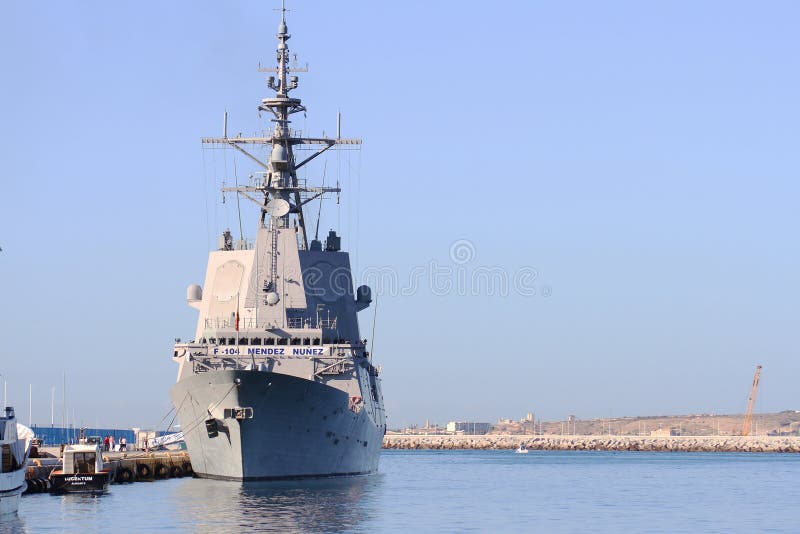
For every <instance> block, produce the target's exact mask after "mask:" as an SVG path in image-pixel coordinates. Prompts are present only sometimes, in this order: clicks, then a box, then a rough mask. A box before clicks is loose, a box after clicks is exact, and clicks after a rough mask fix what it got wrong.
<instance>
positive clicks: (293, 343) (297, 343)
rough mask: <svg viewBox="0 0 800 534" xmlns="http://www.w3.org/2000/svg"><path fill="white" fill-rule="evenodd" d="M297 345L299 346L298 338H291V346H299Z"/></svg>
mask: <svg viewBox="0 0 800 534" xmlns="http://www.w3.org/2000/svg"><path fill="white" fill-rule="evenodd" d="M299 344H300V338H299V337H293V338H292V345H299Z"/></svg>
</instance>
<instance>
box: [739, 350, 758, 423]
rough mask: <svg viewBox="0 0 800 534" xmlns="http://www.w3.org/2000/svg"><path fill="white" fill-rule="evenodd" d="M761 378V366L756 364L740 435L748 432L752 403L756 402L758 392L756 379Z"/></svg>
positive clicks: (751, 416)
mask: <svg viewBox="0 0 800 534" xmlns="http://www.w3.org/2000/svg"><path fill="white" fill-rule="evenodd" d="M760 378H761V366H760V365H756V374H755V375H754V376H753V387H751V388H750V398H749V399H747V411H746V412H745V414H744V424H743V425H742V435H743V436H747V435H749V434H750V423H751V422H752V421H753V405H754V404H755V403H756V393H758V381H759V379H760Z"/></svg>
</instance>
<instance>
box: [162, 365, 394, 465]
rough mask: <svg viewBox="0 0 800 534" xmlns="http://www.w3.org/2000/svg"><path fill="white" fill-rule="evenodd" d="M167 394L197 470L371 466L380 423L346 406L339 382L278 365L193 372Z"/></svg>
mask: <svg viewBox="0 0 800 534" xmlns="http://www.w3.org/2000/svg"><path fill="white" fill-rule="evenodd" d="M237 380H238V383H237ZM170 394H171V397H172V401H173V403H174V404H175V407H176V410H177V417H178V420H179V421H180V423H181V426H182V429H183V433H184V439H185V440H186V446H187V449H188V452H189V455H190V457H191V462H192V469H193V470H194V472H195V473H196V474H197V475H198V476H200V477H205V478H218V479H226V480H279V479H293V478H306V477H309V478H316V477H330V476H346V475H359V474H368V473H374V472H376V471H377V469H378V458H379V455H380V450H381V446H382V438H383V427H382V426H378V425H377V424H376V423H375V421H373V420H372V419H371V418H370V417H369V415H368V413H367V410H364V409H362V410H360V411H359V412H358V413H355V412H354V411H352V410H351V409H350V408H349V397H348V395H347V393H345V392H343V391H341V390H339V389H336V388H333V387H330V386H327V385H325V384H322V383H319V382H314V381H311V380H305V379H302V378H298V377H295V376H291V375H285V374H280V373H273V372H267V371H249V370H226V371H209V372H204V373H198V374H192V375H190V376H188V377H186V378H184V379H182V380H180V381H178V382H177V383H176V384H175V385H174V386H173V387H172V390H171V392H170ZM233 408H252V417H251V418H243V419H236V418H235V417H234V416H232V415H231V410H232V409H233ZM226 409H227V410H226ZM209 412H211V414H212V415H213V418H214V419H216V426H217V428H218V433H217V435H216V436H214V437H212V435H213V432H209V431H208V428H207V426H206V420H208V419H209ZM247 415H248V416H249V415H250V414H249V413H248V414H247Z"/></svg>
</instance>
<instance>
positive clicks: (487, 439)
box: [383, 434, 800, 453]
mask: <svg viewBox="0 0 800 534" xmlns="http://www.w3.org/2000/svg"><path fill="white" fill-rule="evenodd" d="M520 443H524V444H525V446H526V447H527V448H528V449H530V450H550V451H679V452H794V453H797V452H800V437H797V436H775V437H773V436H746V437H745V436H668V437H655V436H559V435H549V436H548V435H544V436H525V435H492V434H489V435H484V436H450V435H427V436H426V435H393V434H389V435H386V436H385V437H384V438H383V448H384V449H412V450H413V449H432V450H454V449H472V450H504V449H516V448H517V447H518V446H519V445H520Z"/></svg>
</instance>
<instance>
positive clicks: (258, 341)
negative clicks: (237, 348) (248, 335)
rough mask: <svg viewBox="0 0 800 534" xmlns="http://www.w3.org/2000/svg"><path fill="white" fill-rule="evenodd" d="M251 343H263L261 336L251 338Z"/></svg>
mask: <svg viewBox="0 0 800 534" xmlns="http://www.w3.org/2000/svg"><path fill="white" fill-rule="evenodd" d="M250 344H251V345H261V338H260V337H254V338H253V339H251V340H250Z"/></svg>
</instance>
